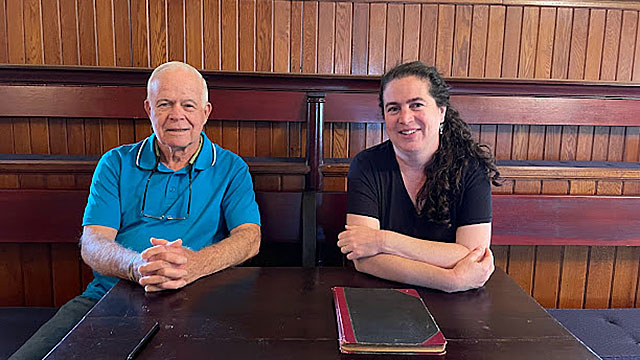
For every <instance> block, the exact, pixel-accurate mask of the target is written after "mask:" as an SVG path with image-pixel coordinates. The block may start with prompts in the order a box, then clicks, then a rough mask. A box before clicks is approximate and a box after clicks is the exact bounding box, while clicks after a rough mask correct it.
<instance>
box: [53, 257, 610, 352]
mask: <svg viewBox="0 0 640 360" xmlns="http://www.w3.org/2000/svg"><path fill="white" fill-rule="evenodd" d="M336 285H342V286H354V287H407V286H406V285H402V284H397V283H392V282H387V281H384V280H380V279H376V278H374V277H371V276H368V275H364V274H360V273H358V272H356V271H355V270H353V269H350V268H313V269H302V268H247V267H244V268H242V267H241V268H232V269H228V270H226V271H223V272H221V273H219V274H215V275H212V276H209V277H207V278H204V279H200V280H198V281H197V282H195V283H194V284H191V285H190V286H188V287H186V288H184V289H182V290H179V291H171V292H164V293H153V294H145V293H144V291H143V289H142V288H141V287H140V286H137V285H135V284H132V283H130V282H127V281H120V282H119V283H118V284H117V285H116V286H115V287H114V288H113V289H112V290H111V291H110V292H109V293H108V294H107V295H106V296H105V297H104V298H103V299H102V300H101V301H100V302H99V303H98V304H97V305H96V306H95V308H94V309H93V310H91V311H90V312H89V314H88V315H87V316H86V317H85V318H84V319H83V320H82V321H81V322H80V323H79V324H78V326H77V327H76V328H75V329H74V330H73V331H72V332H71V333H69V335H67V337H66V338H65V339H64V340H63V341H62V342H61V343H60V344H58V346H57V347H56V348H55V349H54V350H53V352H52V353H50V354H49V356H48V357H47V358H46V359H49V360H50V359H65V360H66V359H90V360H97V359H124V358H126V356H127V354H128V353H129V351H130V350H131V349H132V348H133V347H134V346H135V345H136V343H137V342H138V341H139V340H140V339H141V338H142V336H143V334H144V333H145V332H146V331H147V330H148V329H149V328H150V327H151V326H152V324H153V323H154V322H155V321H158V322H159V323H160V331H159V332H158V333H157V334H156V336H155V337H154V338H153V339H152V341H151V342H150V343H149V344H148V346H147V347H146V348H145V349H144V351H143V352H142V353H141V354H140V356H139V359H304V360H312V359H370V358H371V359H380V358H383V356H362V355H341V354H340V353H339V351H338V343H337V336H338V335H337V329H336V320H335V312H334V307H333V299H332V295H331V291H330V288H331V287H332V286H336ZM417 289H418V291H419V292H420V294H421V295H422V297H423V298H424V301H425V303H426V304H427V307H428V308H429V309H430V311H431V312H432V314H433V316H434V318H435V319H436V322H437V323H438V324H439V326H440V329H441V330H442V332H443V333H444V335H445V336H446V337H447V339H448V340H449V343H448V345H447V354H446V355H445V356H442V357H441V358H445V359H473V360H475V359H509V360H512V359H545V360H550V359H563V360H567V359H598V357H597V356H596V355H595V354H593V353H592V352H591V350H589V349H588V348H587V347H585V346H584V345H582V344H581V343H580V342H579V341H577V340H576V339H575V338H574V337H573V336H572V335H571V334H570V333H568V332H567V331H566V330H565V329H564V328H563V327H562V326H561V325H560V324H559V323H558V322H556V321H555V320H554V319H553V318H552V317H551V316H549V315H548V314H547V313H546V312H545V311H544V309H543V308H542V307H540V305H538V303H536V302H535V300H534V299H533V298H531V297H530V296H529V295H528V294H526V293H525V292H524V291H523V290H522V289H521V288H520V287H519V286H518V285H517V284H516V283H515V282H514V281H513V280H512V279H511V278H509V277H508V276H507V275H506V274H505V273H504V272H503V271H502V270H499V269H496V271H495V273H494V274H493V275H492V277H491V279H490V280H489V281H488V283H487V285H486V286H485V287H484V288H482V289H479V290H473V291H468V292H464V293H457V294H446V293H442V292H439V291H434V290H430V289H424V288H417ZM394 358H396V359H400V358H410V359H419V358H429V359H433V358H436V357H433V356H400V357H397V356H396V357H394Z"/></svg>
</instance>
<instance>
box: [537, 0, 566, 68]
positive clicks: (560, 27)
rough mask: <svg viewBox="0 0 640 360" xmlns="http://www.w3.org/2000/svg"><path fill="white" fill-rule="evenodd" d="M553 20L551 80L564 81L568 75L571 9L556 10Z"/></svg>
mask: <svg viewBox="0 0 640 360" xmlns="http://www.w3.org/2000/svg"><path fill="white" fill-rule="evenodd" d="M555 20H556V23H555V24H556V25H555V30H556V31H555V36H554V38H553V61H552V62H551V78H553V79H566V78H567V77H568V74H569V52H570V49H571V24H572V22H573V11H572V9H571V8H558V9H557V14H556V19H555ZM541 27H542V25H541Z"/></svg>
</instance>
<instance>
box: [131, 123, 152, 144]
mask: <svg viewBox="0 0 640 360" xmlns="http://www.w3.org/2000/svg"><path fill="white" fill-rule="evenodd" d="M134 122H135V125H134V128H133V131H134V136H135V141H140V140H142V139H144V138H146V137H147V136H149V135H151V133H152V132H153V130H152V129H151V122H150V121H149V120H147V119H139V120H135V121H134Z"/></svg>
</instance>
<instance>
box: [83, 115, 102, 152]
mask: <svg viewBox="0 0 640 360" xmlns="http://www.w3.org/2000/svg"><path fill="white" fill-rule="evenodd" d="M84 135H85V139H84V140H85V144H86V145H85V149H86V151H87V154H88V155H102V153H103V151H102V132H101V131H100V122H98V121H95V120H86V121H85V122H84Z"/></svg>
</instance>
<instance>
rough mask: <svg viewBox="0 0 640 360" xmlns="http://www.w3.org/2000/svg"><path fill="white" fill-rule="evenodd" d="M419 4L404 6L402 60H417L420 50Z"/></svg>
mask: <svg viewBox="0 0 640 360" xmlns="http://www.w3.org/2000/svg"><path fill="white" fill-rule="evenodd" d="M420 17H421V13H420V5H419V4H406V5H405V6H404V28H403V30H402V62H403V63H404V62H409V61H414V60H418V58H419V56H420V55H419V50H420V38H421V36H422V34H421V33H420Z"/></svg>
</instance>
